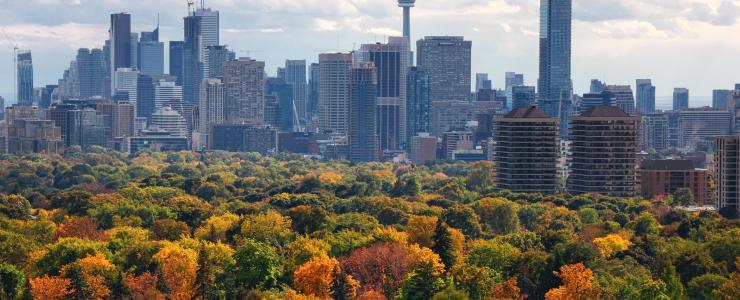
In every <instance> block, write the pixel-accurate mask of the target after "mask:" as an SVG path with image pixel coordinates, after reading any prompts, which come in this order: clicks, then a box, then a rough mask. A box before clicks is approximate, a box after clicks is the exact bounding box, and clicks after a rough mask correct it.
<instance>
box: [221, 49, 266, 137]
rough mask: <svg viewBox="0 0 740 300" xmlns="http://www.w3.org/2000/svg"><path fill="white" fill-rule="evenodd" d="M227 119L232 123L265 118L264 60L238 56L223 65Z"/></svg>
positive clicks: (259, 120) (258, 121) (259, 121)
mask: <svg viewBox="0 0 740 300" xmlns="http://www.w3.org/2000/svg"><path fill="white" fill-rule="evenodd" d="M224 89H225V90H224V91H225V93H224V94H225V97H226V112H227V120H228V121H229V122H230V123H232V124H242V123H246V122H256V123H261V122H263V121H264V120H265V62H262V61H256V60H253V59H251V58H239V59H238V60H232V61H228V62H226V64H225V65H224Z"/></svg>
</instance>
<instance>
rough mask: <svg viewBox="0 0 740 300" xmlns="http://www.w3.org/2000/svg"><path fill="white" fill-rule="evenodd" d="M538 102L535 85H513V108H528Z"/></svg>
mask: <svg viewBox="0 0 740 300" xmlns="http://www.w3.org/2000/svg"><path fill="white" fill-rule="evenodd" d="M536 104H537V94H536V93H535V87H533V86H523V85H515V86H512V87H511V108H512V109H517V108H528V107H530V106H532V105H536Z"/></svg>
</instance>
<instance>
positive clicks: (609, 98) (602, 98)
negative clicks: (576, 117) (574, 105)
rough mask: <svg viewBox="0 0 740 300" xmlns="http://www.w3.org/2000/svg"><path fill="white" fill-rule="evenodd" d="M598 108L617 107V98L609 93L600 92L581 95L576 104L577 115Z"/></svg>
mask: <svg viewBox="0 0 740 300" xmlns="http://www.w3.org/2000/svg"><path fill="white" fill-rule="evenodd" d="M598 106H617V97H616V96H615V95H614V94H613V93H612V92H610V91H606V90H604V91H602V92H600V93H595V94H583V97H581V101H580V103H579V104H578V110H577V111H578V113H579V114H582V113H585V112H586V111H588V110H589V109H591V108H592V107H598Z"/></svg>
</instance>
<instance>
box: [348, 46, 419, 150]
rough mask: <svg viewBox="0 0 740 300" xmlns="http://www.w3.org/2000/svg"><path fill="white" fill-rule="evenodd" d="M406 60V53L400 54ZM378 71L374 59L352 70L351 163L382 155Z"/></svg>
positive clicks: (350, 111)
mask: <svg viewBox="0 0 740 300" xmlns="http://www.w3.org/2000/svg"><path fill="white" fill-rule="evenodd" d="M399 58H400V59H403V60H405V58H406V56H401V57H399ZM377 100H378V72H377V71H376V70H375V65H373V63H372V62H365V63H361V64H358V65H357V66H354V67H352V70H351V71H350V104H349V136H348V139H349V155H348V158H349V160H350V161H352V162H370V161H377V160H378V159H379V157H380V143H379V137H378V131H377V125H376V124H377V122H378V117H377V114H378V111H379V109H378V107H377V106H378V105H377Z"/></svg>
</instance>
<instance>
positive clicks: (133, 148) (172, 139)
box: [127, 131, 189, 153]
mask: <svg viewBox="0 0 740 300" xmlns="http://www.w3.org/2000/svg"><path fill="white" fill-rule="evenodd" d="M127 140H128V144H129V152H130V153H138V152H140V151H142V150H144V149H150V150H152V151H154V152H177V151H185V150H188V149H189V147H188V138H187V137H184V136H173V135H171V134H170V133H169V132H166V131H143V132H142V134H141V135H140V136H136V137H129V138H127Z"/></svg>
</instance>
